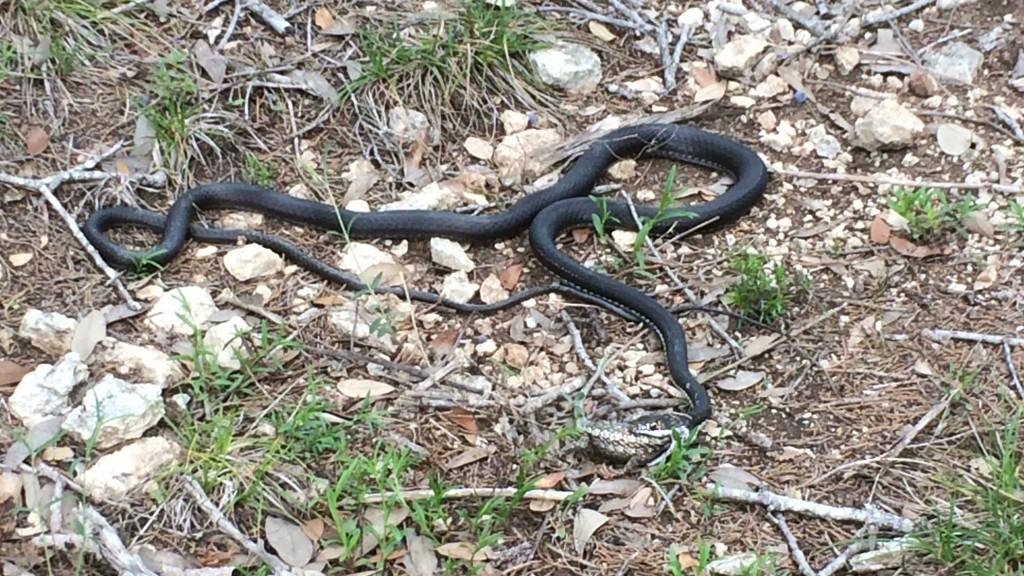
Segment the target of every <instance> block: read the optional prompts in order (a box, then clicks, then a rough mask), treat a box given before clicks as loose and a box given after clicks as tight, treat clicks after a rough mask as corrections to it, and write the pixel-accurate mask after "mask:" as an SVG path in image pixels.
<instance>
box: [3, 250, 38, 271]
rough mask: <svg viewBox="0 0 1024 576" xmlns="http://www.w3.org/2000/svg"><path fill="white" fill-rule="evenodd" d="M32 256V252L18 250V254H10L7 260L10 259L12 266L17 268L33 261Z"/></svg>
mask: <svg viewBox="0 0 1024 576" xmlns="http://www.w3.org/2000/svg"><path fill="white" fill-rule="evenodd" d="M32 256H33V254H32V253H31V252H18V253H17V254H11V255H10V256H8V257H7V260H8V261H10V263H11V266H14V267H15V268H20V267H22V266H24V265H25V264H28V263H29V262H31V261H32Z"/></svg>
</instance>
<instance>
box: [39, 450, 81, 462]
mask: <svg viewBox="0 0 1024 576" xmlns="http://www.w3.org/2000/svg"><path fill="white" fill-rule="evenodd" d="M41 457H42V459H43V460H45V461H46V462H69V461H70V460H71V459H72V458H74V457H75V451H74V450H72V449H71V448H68V447H67V446H50V447H48V448H44V449H43V453H42V455H41Z"/></svg>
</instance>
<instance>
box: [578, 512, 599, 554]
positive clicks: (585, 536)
mask: <svg viewBox="0 0 1024 576" xmlns="http://www.w3.org/2000/svg"><path fill="white" fill-rule="evenodd" d="M606 522H608V517H607V516H605V515H604V514H601V513H600V512H598V511H597V510H591V509H589V508H580V511H579V513H578V514H576V520H575V521H574V522H573V525H572V543H573V546H575V548H576V553H577V554H583V550H584V549H585V548H586V547H587V544H588V543H589V542H590V538H591V536H593V535H594V532H597V529H598V528H600V527H601V526H604V524H605V523H606Z"/></svg>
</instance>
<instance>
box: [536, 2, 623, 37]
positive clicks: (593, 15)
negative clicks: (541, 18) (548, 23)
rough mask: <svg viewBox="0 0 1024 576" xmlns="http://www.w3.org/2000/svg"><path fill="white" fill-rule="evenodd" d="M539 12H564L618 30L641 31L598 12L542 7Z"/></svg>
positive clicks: (560, 7)
mask: <svg viewBox="0 0 1024 576" xmlns="http://www.w3.org/2000/svg"><path fill="white" fill-rule="evenodd" d="M539 11H540V12H564V13H566V14H575V15H577V16H581V17H583V18H586V19H587V20H594V21H596V22H603V23H605V24H611V25H612V26H618V27H619V28H626V29H628V30H637V31H641V30H640V29H639V28H638V27H637V25H636V24H633V23H632V22H626V21H625V20H620V19H618V18H614V17H612V16H605V15H604V14H600V13H598V12H590V11H587V10H583V9H580V8H565V7H562V6H543V7H541V8H540V9H539Z"/></svg>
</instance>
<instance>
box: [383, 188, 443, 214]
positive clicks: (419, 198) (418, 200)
mask: <svg viewBox="0 0 1024 576" xmlns="http://www.w3.org/2000/svg"><path fill="white" fill-rule="evenodd" d="M460 200H461V198H460V196H459V193H458V191H456V190H455V188H454V187H453V186H452V185H450V184H447V183H444V182H431V183H429V184H427V185H426V186H424V187H423V188H421V189H419V190H417V191H415V192H412V193H410V194H404V195H403V197H402V199H401V200H397V201H395V202H389V203H387V204H385V205H383V206H381V208H380V209H381V210H449V209H451V208H454V207H456V206H458V205H459V201H460Z"/></svg>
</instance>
